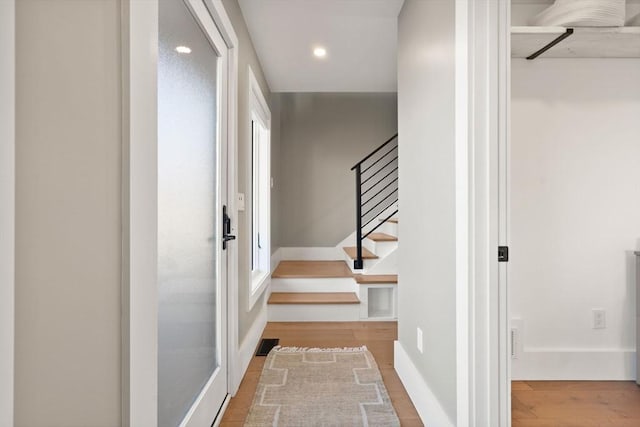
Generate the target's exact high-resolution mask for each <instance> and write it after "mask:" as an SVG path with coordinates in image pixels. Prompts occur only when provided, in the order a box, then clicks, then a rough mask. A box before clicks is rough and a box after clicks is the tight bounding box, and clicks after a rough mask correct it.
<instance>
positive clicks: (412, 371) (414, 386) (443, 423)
mask: <svg viewBox="0 0 640 427" xmlns="http://www.w3.org/2000/svg"><path fill="white" fill-rule="evenodd" d="M393 357H394V364H393V367H394V369H395V370H396V372H397V373H398V377H400V381H402V384H403V385H404V388H405V389H406V390H407V393H408V394H409V397H410V398H411V401H412V402H413V406H415V407H416V410H417V411H418V415H420V419H421V420H422V423H423V424H424V425H426V426H438V427H449V426H451V427H453V426H454V425H455V423H454V422H453V421H451V419H450V418H449V416H448V415H447V413H446V412H445V410H444V408H443V407H442V405H441V404H440V401H438V398H437V397H436V396H435V394H433V391H431V389H430V388H429V385H428V384H427V383H426V382H425V381H424V380H423V379H422V375H421V374H420V372H419V371H418V369H417V368H416V366H415V365H414V364H413V362H412V361H411V359H410V358H409V355H408V354H407V353H406V351H405V350H404V348H403V347H402V344H400V341H395V342H394V346H393Z"/></svg>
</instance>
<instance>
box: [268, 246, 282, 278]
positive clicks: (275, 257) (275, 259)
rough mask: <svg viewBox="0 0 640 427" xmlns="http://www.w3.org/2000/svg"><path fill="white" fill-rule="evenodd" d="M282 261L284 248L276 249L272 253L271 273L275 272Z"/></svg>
mask: <svg viewBox="0 0 640 427" xmlns="http://www.w3.org/2000/svg"><path fill="white" fill-rule="evenodd" d="M280 261H282V248H278V249H276V251H275V252H274V253H272V254H271V274H273V271H274V270H275V269H276V267H278V264H280Z"/></svg>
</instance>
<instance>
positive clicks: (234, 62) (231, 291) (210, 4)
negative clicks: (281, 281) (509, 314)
mask: <svg viewBox="0 0 640 427" xmlns="http://www.w3.org/2000/svg"><path fill="white" fill-rule="evenodd" d="M204 3H205V5H206V6H207V8H208V9H209V12H210V13H211V16H212V17H213V21H214V22H215V23H216V26H217V27H218V30H219V31H220V34H221V35H222V38H223V39H224V41H225V43H226V44H227V47H228V48H229V51H228V54H229V58H228V59H229V60H228V67H229V69H228V73H227V77H228V86H229V92H228V97H227V98H228V109H227V125H228V126H227V135H228V136H227V141H228V146H227V176H228V177H229V179H228V181H227V186H228V190H227V191H228V195H229V197H228V200H227V213H228V214H229V217H230V218H231V234H234V235H238V228H237V225H236V223H237V220H238V207H237V202H236V200H237V198H236V197H234V196H233V195H235V194H237V188H238V37H237V36H236V33H235V30H234V29H233V25H232V24H231V20H230V19H229V16H228V15H227V12H226V10H225V8H224V5H223V4H222V0H204ZM227 251H229V252H228V253H227V289H228V291H227V329H228V333H227V341H228V346H227V347H228V348H227V352H228V364H227V366H228V371H227V374H228V381H227V387H228V391H229V393H230V394H231V395H234V394H235V393H236V391H237V390H238V387H240V382H241V381H242V376H238V375H237V367H236V365H237V363H238V357H239V343H238V328H239V325H238V322H239V318H238V245H237V243H236V242H231V243H230V244H229V246H228V247H227Z"/></svg>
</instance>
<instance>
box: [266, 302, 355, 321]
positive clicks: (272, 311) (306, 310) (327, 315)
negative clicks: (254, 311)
mask: <svg viewBox="0 0 640 427" xmlns="http://www.w3.org/2000/svg"><path fill="white" fill-rule="evenodd" d="M267 316H268V319H269V321H270V322H356V321H358V320H360V304H269V305H267Z"/></svg>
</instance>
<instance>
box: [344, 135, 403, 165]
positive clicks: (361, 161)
mask: <svg viewBox="0 0 640 427" xmlns="http://www.w3.org/2000/svg"><path fill="white" fill-rule="evenodd" d="M397 137H398V134H397V133H396V134H395V135H393V136H392V137H391V138H389V139H388V140H387V141H386V142H385V143H384V144H382V145H381V146H379V147H378V148H376V149H375V150H373V151H372V152H371V153H369V155H368V156H367V157H365V158H364V159H362V160H360V161H359V162H358V163H356V164H355V165H354V166H353V167H352V168H351V170H354V169H355V168H356V167H358V166H359V165H361V164H363V163H364V162H366V161H367V160H369V159H370V158H371V156H373V155H374V154H376V153H377V152H378V151H380V150H382V149H383V148H384V147H386V146H387V145H388V144H389V143H390V142H391V141H393V140H394V139H396V138H397Z"/></svg>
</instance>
